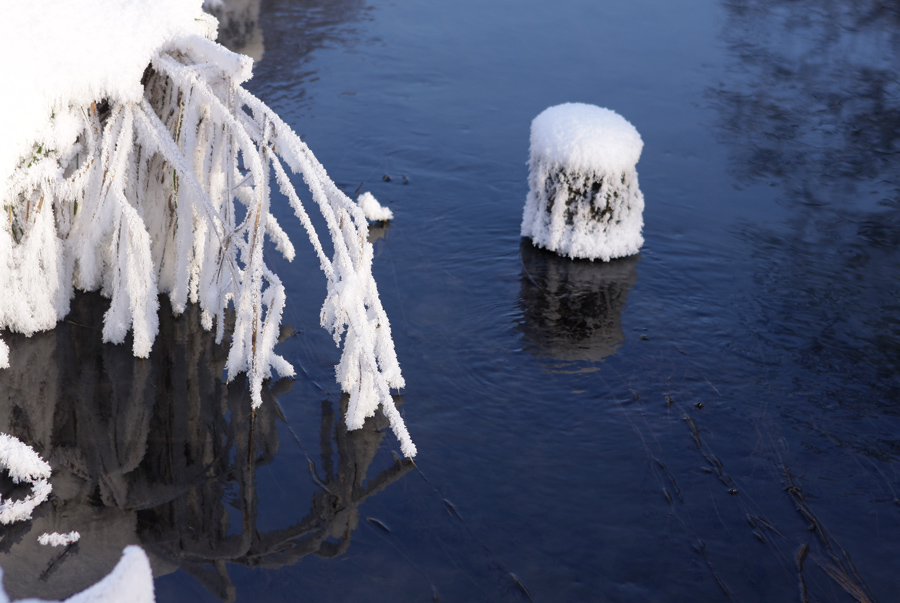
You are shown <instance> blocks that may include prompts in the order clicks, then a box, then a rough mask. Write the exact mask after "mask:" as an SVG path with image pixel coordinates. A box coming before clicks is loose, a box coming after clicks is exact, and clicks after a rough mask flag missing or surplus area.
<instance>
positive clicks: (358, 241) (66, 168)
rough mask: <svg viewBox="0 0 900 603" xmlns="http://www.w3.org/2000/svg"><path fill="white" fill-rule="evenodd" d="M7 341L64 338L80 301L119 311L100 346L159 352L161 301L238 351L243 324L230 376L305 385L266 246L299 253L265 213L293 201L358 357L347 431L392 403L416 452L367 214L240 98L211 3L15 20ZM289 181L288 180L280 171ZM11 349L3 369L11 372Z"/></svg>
mask: <svg viewBox="0 0 900 603" xmlns="http://www.w3.org/2000/svg"><path fill="white" fill-rule="evenodd" d="M0 24H2V26H3V35H2V36H0V52H2V53H3V55H2V56H3V57H4V60H3V62H2V63H0V78H2V80H0V81H3V82H4V88H3V91H2V92H0V128H2V129H0V132H2V133H3V134H2V138H0V197H2V201H3V208H2V209H3V212H4V214H5V215H4V216H3V217H4V218H5V219H0V329H4V328H8V329H11V330H13V331H18V332H22V333H25V334H27V335H30V334H32V333H34V332H36V331H40V330H46V329H50V328H53V327H54V326H55V324H56V322H57V321H59V320H61V319H62V318H63V317H64V316H65V315H66V314H67V313H68V310H69V300H70V299H71V297H72V295H73V293H74V289H75V288H79V289H83V290H100V291H101V292H102V293H103V294H104V295H105V296H107V297H109V298H110V300H111V304H110V309H109V311H108V312H107V314H106V316H105V317H104V328H103V337H104V341H108V342H113V343H121V342H123V341H124V340H125V336H126V334H127V333H128V331H132V332H133V335H134V338H133V339H134V349H133V351H134V354H135V355H136V356H140V357H146V356H147V355H148V354H149V353H150V350H151V348H152V345H153V341H154V340H155V337H156V334H157V331H158V317H157V311H158V301H157V296H158V294H159V293H165V294H167V295H168V296H169V298H170V299H171V302H172V307H173V309H174V311H175V312H176V314H177V313H181V312H182V311H183V310H184V308H185V305H186V304H187V303H195V304H198V305H199V306H200V308H201V311H202V324H203V326H204V328H206V329H215V331H216V336H217V340H218V341H222V339H223V337H224V323H225V313H226V311H230V309H231V308H233V309H234V311H235V326H234V331H233V333H232V334H231V339H232V344H231V349H230V353H229V357H228V364H227V371H228V376H229V378H233V377H234V376H235V375H237V374H238V373H241V372H245V373H247V375H248V378H249V382H250V388H251V395H252V398H253V404H254V407H255V406H257V405H259V404H260V403H261V402H262V399H261V395H260V392H261V388H262V382H263V380H264V379H266V378H269V377H270V376H272V374H273V372H275V373H278V374H280V375H282V376H292V375H293V374H294V370H293V367H291V365H290V364H289V363H288V362H287V361H286V360H285V359H284V358H282V357H281V356H279V355H278V354H276V353H275V352H274V347H275V343H276V336H277V333H278V328H279V325H280V322H281V312H282V309H283V307H284V302H285V295H284V293H285V292H284V287H283V285H282V283H281V281H280V279H279V278H278V276H277V275H275V274H274V273H273V272H272V271H271V270H270V269H269V268H268V266H266V264H265V261H264V254H263V244H264V240H265V239H266V237H268V238H269V240H270V241H271V242H273V243H274V245H275V247H276V248H277V249H278V251H280V252H281V253H282V254H283V255H284V256H285V257H286V258H287V259H288V260H291V259H292V258H293V256H294V247H293V244H292V243H291V241H290V240H289V239H288V238H287V236H286V234H285V233H284V231H283V230H282V229H281V226H280V225H279V224H278V222H277V221H276V220H275V218H274V216H272V214H271V213H270V212H269V197H270V189H271V187H272V186H277V187H278V188H280V189H281V191H282V192H283V193H284V194H285V196H286V197H287V198H288V200H289V202H290V203H291V206H292V207H293V209H294V212H295V214H296V216H297V218H298V219H299V220H300V222H301V224H302V225H303V227H304V229H305V231H306V233H307V235H308V237H309V239H310V241H311V243H312V245H313V249H314V250H315V253H316V255H317V256H318V258H319V263H320V266H321V268H322V270H323V272H324V273H325V275H326V278H327V292H326V297H325V302H324V304H323V307H322V312H321V324H322V326H323V327H324V328H326V329H328V330H329V331H330V332H331V333H332V335H333V336H334V340H335V343H336V344H338V345H339V346H341V347H342V348H343V352H342V356H341V361H340V363H339V364H338V365H337V366H336V377H337V380H338V382H339V383H340V384H341V387H342V389H343V390H344V391H345V392H347V393H349V394H350V405H349V409H348V411H347V415H346V417H345V420H346V423H347V426H348V428H350V429H355V428H358V427H361V426H362V424H363V421H364V420H365V418H366V417H369V416H372V415H373V414H374V413H375V411H376V410H377V408H378V407H379V405H380V406H381V407H382V408H383V410H384V413H385V415H386V416H387V417H388V419H389V420H390V423H391V427H392V429H393V431H394V433H395V435H396V436H397V438H398V440H399V442H400V447H401V450H402V452H403V454H404V455H405V456H407V457H412V456H415V452H416V449H415V445H414V444H413V443H412V440H411V439H410V437H409V434H408V433H407V430H406V426H405V425H404V422H403V419H402V417H401V416H400V414H399V412H398V411H397V409H396V407H395V406H394V403H393V400H392V398H391V395H390V390H391V388H400V387H402V386H403V385H404V381H403V377H402V376H401V373H400V367H399V364H398V362H397V357H396V353H395V351H394V343H393V339H392V337H391V332H390V324H389V322H388V319H387V316H386V314H385V312H384V309H383V308H382V306H381V302H380V299H379V296H378V290H377V287H376V285H375V281H374V279H373V277H372V256H373V252H372V246H371V244H369V243H368V241H367V234H368V226H367V224H366V217H365V215H364V213H363V210H362V209H361V208H360V207H359V206H358V205H357V204H356V203H354V202H353V201H351V200H350V199H349V198H347V196H346V195H345V194H344V193H343V192H341V191H340V190H339V189H338V188H337V187H336V186H335V184H334V182H333V181H332V180H331V179H330V178H329V177H328V175H327V173H326V172H325V169H324V167H322V165H321V164H320V163H319V162H318V160H317V159H316V158H315V156H314V155H313V154H312V152H311V151H310V150H309V148H308V147H307V146H306V145H305V144H304V143H303V142H302V141H301V140H300V139H299V137H298V136H297V135H296V134H295V133H294V132H293V131H292V130H291V129H290V128H289V127H288V126H287V125H286V124H285V123H284V122H283V121H282V120H281V119H280V118H279V117H278V116H277V115H275V114H274V113H273V112H272V111H271V110H270V109H269V108H268V107H267V106H266V105H265V104H264V103H262V102H261V101H260V100H259V99H257V98H255V97H254V96H253V95H251V94H250V93H249V92H247V91H246V90H244V89H243V88H242V87H241V84H242V83H243V82H245V81H246V80H247V79H248V78H249V77H250V75H251V67H252V61H251V59H249V58H248V57H245V56H241V55H237V54H234V53H231V52H230V51H228V50H226V49H225V48H223V47H222V46H219V45H218V44H215V43H214V42H212V41H210V39H212V38H214V36H215V29H216V22H215V19H214V18H212V17H209V16H207V15H205V14H204V13H203V12H202V11H201V8H200V0H143V1H139V0H81V1H79V2H77V3H75V2H67V1H65V0H34V1H32V2H28V3H14V4H10V3H4V4H3V6H2V7H0ZM286 168H287V169H289V170H290V171H292V172H293V173H295V174H299V175H301V176H302V178H303V181H304V182H305V183H306V185H307V186H308V187H309V193H310V195H309V196H310V197H311V198H312V201H313V202H314V203H315V204H316V205H317V206H318V208H319V210H320V211H321V213H322V215H323V217H324V218H325V221H326V223H327V229H328V234H329V235H330V237H331V241H332V244H333V249H334V251H333V255H332V256H331V257H329V256H328V255H326V253H325V250H324V248H323V246H322V244H321V242H320V240H319V235H318V233H317V232H316V231H315V229H314V228H313V226H312V223H311V221H310V219H309V217H308V215H307V213H306V208H305V207H304V205H303V202H302V201H301V199H300V196H299V195H298V193H297V191H296V190H294V187H293V185H292V183H291V180H290V178H289V177H288V172H287V169H286ZM273 174H274V176H275V178H274V182H272V175H273ZM9 362H10V359H9V357H8V348H7V347H6V345H5V344H4V343H3V342H2V341H0V367H3V366H9Z"/></svg>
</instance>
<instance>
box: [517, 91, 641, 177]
mask: <svg viewBox="0 0 900 603" xmlns="http://www.w3.org/2000/svg"><path fill="white" fill-rule="evenodd" d="M643 148H644V142H643V141H642V140H641V135H640V134H638V131H637V130H636V129H635V128H634V126H633V125H631V123H629V122H628V120H626V119H625V118H624V117H622V116H621V115H619V114H618V113H616V112H615V111H612V110H610V109H604V108H603V107H597V106H596V105H587V104H584V103H564V104H562V105H556V106H555V107H550V108H549V109H545V110H544V111H543V112H542V113H541V114H540V115H538V116H537V117H535V118H534V121H532V122H531V154H532V157H539V158H540V159H541V160H542V161H545V162H547V163H549V164H551V165H559V166H565V167H566V168H567V169H569V170H573V171H590V170H598V169H605V170H608V171H611V172H621V171H625V170H627V169H628V168H633V167H634V166H635V165H637V162H638V160H639V159H640V158H641V151H642V150H643Z"/></svg>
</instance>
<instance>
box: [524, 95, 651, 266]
mask: <svg viewBox="0 0 900 603" xmlns="http://www.w3.org/2000/svg"><path fill="white" fill-rule="evenodd" d="M643 146H644V145H643V141H642V140H641V136H640V134H638V132H637V130H636V129H635V128H634V126H632V125H631V124H630V123H629V122H628V121H627V120H626V119H625V118H623V117H622V116H621V115H619V114H617V113H615V112H614V111H611V110H609V109H604V108H602V107H597V106H594V105H587V104H583V103H566V104H562V105H557V106H555V107H550V108H549V109H546V110H544V111H543V112H542V113H541V114H540V115H538V116H537V117H535V118H534V120H533V121H532V122H531V147H530V158H529V162H528V163H529V176H528V184H529V191H528V196H527V198H526V201H525V210H524V212H523V216H522V231H521V232H522V236H525V237H530V238H531V239H532V241H533V242H534V244H535V245H537V246H539V247H544V248H546V249H549V250H550V251H554V252H556V253H558V254H560V255H564V256H568V257H571V258H586V259H591V260H594V259H601V260H603V261H609V260H610V259H612V258H617V257H624V256H629V255H633V254H635V253H637V252H638V250H639V249H640V247H641V245H642V244H643V242H644V239H643V237H642V236H641V229H642V228H643V210H644V196H643V194H642V193H641V191H640V188H639V186H638V180H637V171H636V170H635V165H636V164H637V162H638V160H639V159H640V156H641V151H642V149H643Z"/></svg>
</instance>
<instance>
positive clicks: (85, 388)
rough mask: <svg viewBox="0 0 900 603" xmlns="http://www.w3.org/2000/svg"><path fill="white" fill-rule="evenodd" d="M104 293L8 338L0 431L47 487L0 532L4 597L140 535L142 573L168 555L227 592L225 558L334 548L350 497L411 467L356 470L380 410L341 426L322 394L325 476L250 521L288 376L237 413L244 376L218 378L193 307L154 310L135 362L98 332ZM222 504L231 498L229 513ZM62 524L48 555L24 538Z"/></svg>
mask: <svg viewBox="0 0 900 603" xmlns="http://www.w3.org/2000/svg"><path fill="white" fill-rule="evenodd" d="M105 305H106V303H105V302H103V301H102V299H101V298H100V297H99V296H97V295H91V294H85V295H80V296H78V297H76V299H75V300H74V301H73V305H72V308H73V309H72V313H71V314H70V316H69V318H68V319H67V320H66V321H65V322H64V323H61V324H60V326H59V327H58V328H57V329H55V330H54V331H50V332H47V333H41V334H37V335H35V336H33V337H31V338H26V337H23V336H16V335H13V336H11V337H10V345H11V346H14V347H15V348H16V356H15V357H14V358H15V361H14V364H13V366H12V367H11V368H10V369H9V370H8V371H4V372H2V373H0V391H2V392H3V393H4V395H3V397H0V431H3V432H7V433H11V434H13V435H16V436H18V437H20V438H23V439H24V440H25V441H27V442H28V443H30V444H31V445H33V446H34V447H35V449H36V450H38V451H39V452H40V453H41V454H42V455H43V456H44V457H45V458H47V459H48V461H50V463H51V465H52V466H53V479H52V483H53V486H54V491H53V495H52V498H51V503H48V504H45V505H44V506H42V507H41V508H39V509H38V511H37V512H36V515H35V519H34V520H33V521H32V522H29V523H22V524H16V525H13V526H9V527H8V528H3V529H2V530H0V565H2V566H3V567H4V569H5V570H6V571H5V582H6V586H7V590H8V592H9V593H10V594H11V595H12V596H13V597H19V596H25V595H28V596H35V595H37V596H40V597H46V598H55V599H58V598H62V597H64V596H66V595H69V594H71V593H72V592H75V591H77V590H80V589H81V588H83V587H85V586H87V585H89V584H91V583H93V582H96V580H97V579H98V578H99V577H102V576H103V575H105V574H106V573H108V571H109V570H110V568H112V567H113V565H115V562H116V561H117V560H118V557H119V555H120V554H121V551H122V548H123V547H124V546H125V545H127V544H133V543H140V544H142V545H143V546H144V547H145V548H147V549H148V552H149V553H150V555H151V560H152V562H153V566H154V571H155V573H157V574H159V573H167V572H170V571H173V570H174V569H176V568H178V567H181V568H182V569H184V570H185V571H186V572H188V573H189V574H191V575H193V576H195V577H196V578H197V579H198V580H200V581H201V583H203V584H204V585H205V586H206V587H207V588H208V589H209V590H210V591H211V592H213V593H214V594H216V595H217V596H218V597H220V598H222V599H226V600H233V599H234V597H235V591H234V587H233V586H232V584H231V582H230V579H229V578H228V573H227V569H226V563H239V564H243V565H247V566H253V567H280V566H283V565H286V564H290V563H294V562H296V561H297V560H299V559H300V558H301V557H303V556H304V555H307V554H309V553H316V554H318V555H320V556H325V557H328V556H333V555H334V554H339V552H340V551H341V550H345V549H346V547H347V546H348V545H349V542H350V533H351V531H352V530H353V529H354V528H355V527H356V522H357V508H358V506H359V505H360V504H361V503H362V502H363V501H365V500H366V499H367V498H368V497H369V496H371V495H373V494H375V493H376V492H378V491H380V490H381V489H383V488H384V487H385V486H387V485H388V484H390V483H393V482H394V481H396V480H397V479H399V478H400V477H401V476H402V475H403V474H405V473H406V471H408V470H409V469H410V468H411V467H412V464H411V463H407V462H405V461H397V462H395V464H394V465H393V466H391V467H389V468H388V469H386V470H385V471H383V472H381V473H380V474H379V475H377V476H375V477H374V478H373V479H371V480H369V481H368V482H366V481H365V477H366V472H367V471H368V468H369V466H370V464H371V462H372V459H373V457H374V455H375V452H376V451H377V450H378V449H379V447H380V444H381V440H382V439H383V437H384V433H383V429H384V427H385V426H386V425H387V420H386V419H385V418H384V416H383V415H381V414H378V415H376V417H374V418H371V419H369V420H368V421H367V422H366V423H365V425H364V427H363V428H362V429H360V430H358V431H354V432H349V433H348V432H347V431H346V427H345V426H344V424H343V421H337V422H335V420H334V410H332V409H331V405H330V403H327V402H325V403H323V406H324V408H325V416H324V417H323V433H322V437H323V452H325V456H324V458H323V463H324V466H325V468H326V476H325V477H324V478H323V479H321V480H320V479H319V478H318V476H316V477H315V478H314V479H315V480H317V481H318V482H319V483H321V488H322V490H321V492H318V493H317V494H316V495H315V496H314V497H313V500H312V504H311V509H310V512H309V513H308V514H307V516H306V517H305V518H304V519H303V520H302V521H301V522H300V523H299V524H297V525H295V526H291V527H288V528H285V529H281V530H275V531H272V532H268V533H260V532H259V531H258V530H257V527H256V520H257V494H256V486H255V474H256V468H257V467H258V466H259V465H261V464H266V463H269V462H270V461H271V460H272V459H273V457H274V456H275V454H276V452H277V450H278V446H279V440H278V435H277V431H276V423H277V421H278V419H279V412H280V411H279V406H278V403H277V402H276V401H275V400H274V399H273V398H274V397H277V396H278V395H280V394H281V393H283V392H284V391H285V390H286V388H289V387H290V384H289V383H287V382H279V383H276V384H274V385H271V386H269V387H268V388H267V389H264V390H263V395H264V397H268V398H269V399H268V400H266V402H267V403H266V404H264V405H263V406H262V407H260V408H259V409H258V410H257V411H255V412H254V411H251V405H250V404H249V401H248V400H247V399H246V398H247V395H248V392H247V387H246V383H245V382H244V380H242V379H239V380H236V381H235V382H234V383H232V384H229V385H227V386H226V385H225V384H224V383H222V381H221V375H222V371H223V367H224V363H225V360H226V357H227V349H226V348H225V347H223V346H217V345H215V343H214V335H211V334H209V333H207V332H205V331H203V330H202V329H201V328H200V327H199V319H198V317H197V316H186V317H183V318H181V319H178V320H174V319H172V318H171V312H166V311H163V312H161V325H160V335H159V337H158V338H157V341H156V344H155V349H154V351H153V353H152V354H151V357H150V358H149V359H148V360H140V359H135V358H133V357H132V356H131V354H130V352H129V348H128V346H115V345H104V344H101V343H100V328H101V325H102V315H103V309H104V306H105ZM195 312H196V308H193V307H191V308H189V309H188V311H187V314H193V313H195ZM343 407H344V408H343V409H342V410H343V411H345V410H346V400H344V401H343ZM332 431H334V434H332ZM332 440H334V443H335V445H336V448H337V454H338V465H337V469H336V470H334V469H333V468H332V467H331V464H330V463H331V458H332V451H331V447H332ZM229 506H235V507H237V508H238V509H239V510H240V519H239V525H234V520H233V519H230V517H231V516H230V513H229V509H228V508H229ZM73 529H74V530H78V531H80V532H81V534H82V539H81V541H80V542H79V543H78V544H77V545H75V546H74V547H73V548H72V550H71V552H68V551H67V552H66V553H64V554H63V555H61V556H60V557H59V559H56V557H57V556H59V555H60V551H59V550H54V549H52V548H49V547H41V546H39V545H38V544H37V537H38V535H40V534H41V533H42V532H44V531H60V532H64V531H69V530H73ZM48 568H52V571H47V570H48Z"/></svg>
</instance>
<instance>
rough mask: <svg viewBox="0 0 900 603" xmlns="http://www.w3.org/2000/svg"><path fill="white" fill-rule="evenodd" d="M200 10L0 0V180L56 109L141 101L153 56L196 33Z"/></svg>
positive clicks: (170, 4) (189, 3) (102, 1)
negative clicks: (143, 77) (0, 84)
mask: <svg viewBox="0 0 900 603" xmlns="http://www.w3.org/2000/svg"><path fill="white" fill-rule="evenodd" d="M200 7H201V1H200V0H144V1H138V0H124V1H123V0H78V2H71V1H68V0H29V1H28V2H3V3H0V24H2V25H0V29H2V34H0V56H2V57H3V61H0V82H3V86H4V90H3V93H2V94H0V132H3V144H0V182H3V181H4V180H6V178H7V177H8V176H9V175H10V172H11V171H12V169H13V168H14V167H15V165H16V163H17V161H18V160H19V158H20V157H23V156H25V155H26V154H27V153H28V152H29V150H30V149H31V143H32V142H33V141H34V140H35V138H36V136H35V135H36V133H38V132H41V131H42V130H46V129H47V127H48V125H49V121H48V118H49V117H50V114H51V113H52V112H53V110H54V109H59V108H65V107H67V106H68V105H80V106H90V104H91V103H92V102H94V101H100V100H102V99H112V100H117V101H123V102H124V101H132V102H138V101H140V99H141V98H142V97H143V94H144V90H143V87H142V86H141V75H142V74H143V73H144V68H145V67H147V65H149V64H150V59H151V58H152V57H153V55H154V54H155V53H156V52H157V51H158V50H160V49H162V48H166V47H167V46H168V45H169V44H170V43H172V42H173V41H175V40H178V39H180V38H184V37H185V36H189V35H195V34H199V33H201V31H202V30H201V27H202V24H203V21H202V19H203V17H202V12H201V9H200ZM197 19H201V21H198V20H197Z"/></svg>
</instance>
